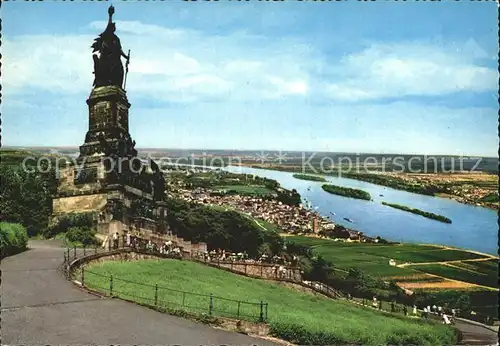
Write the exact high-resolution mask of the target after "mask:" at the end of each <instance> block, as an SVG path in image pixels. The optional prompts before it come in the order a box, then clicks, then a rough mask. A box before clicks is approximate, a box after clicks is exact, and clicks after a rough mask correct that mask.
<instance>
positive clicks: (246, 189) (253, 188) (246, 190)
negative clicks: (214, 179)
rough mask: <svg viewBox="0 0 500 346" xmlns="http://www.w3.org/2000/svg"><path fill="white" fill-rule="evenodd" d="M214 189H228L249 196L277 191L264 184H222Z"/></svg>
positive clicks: (213, 188)
mask: <svg viewBox="0 0 500 346" xmlns="http://www.w3.org/2000/svg"><path fill="white" fill-rule="evenodd" d="M212 190H226V191H228V192H230V193H231V192H232V193H238V194H240V195H248V196H262V195H271V194H273V193H276V192H275V191H273V190H271V189H268V188H267V187H265V186H262V185H221V186H214V187H212Z"/></svg>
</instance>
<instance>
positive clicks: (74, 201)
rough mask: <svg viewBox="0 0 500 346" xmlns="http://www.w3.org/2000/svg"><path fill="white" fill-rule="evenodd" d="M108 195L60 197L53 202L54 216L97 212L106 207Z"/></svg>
mask: <svg viewBox="0 0 500 346" xmlns="http://www.w3.org/2000/svg"><path fill="white" fill-rule="evenodd" d="M106 201H107V198H106V194H104V193H100V194H92V195H83V196H71V197H59V198H54V199H53V200H52V209H53V214H54V215H57V214H66V213H80V212H88V211H97V210H101V209H102V208H104V206H105V205H106Z"/></svg>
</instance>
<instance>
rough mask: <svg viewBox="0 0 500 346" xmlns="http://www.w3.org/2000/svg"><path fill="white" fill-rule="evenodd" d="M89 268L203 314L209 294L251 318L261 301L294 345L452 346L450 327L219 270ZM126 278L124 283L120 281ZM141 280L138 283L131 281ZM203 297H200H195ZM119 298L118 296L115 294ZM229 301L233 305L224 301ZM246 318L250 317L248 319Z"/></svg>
mask: <svg viewBox="0 0 500 346" xmlns="http://www.w3.org/2000/svg"><path fill="white" fill-rule="evenodd" d="M88 270H90V271H91V272H92V273H98V274H100V275H105V276H109V275H110V274H113V278H114V281H113V290H114V292H121V294H122V295H126V296H127V297H129V299H130V297H131V296H135V297H138V298H134V299H135V300H139V301H143V302H144V301H146V300H149V301H150V302H151V300H153V299H154V292H155V286H154V285H155V284H158V286H159V287H165V288H168V289H161V288H160V289H159V290H158V300H159V301H164V302H165V303H166V304H169V305H173V306H178V307H181V306H182V301H183V294H182V293H181V292H179V291H187V292H192V293H193V294H185V295H184V296H185V297H184V305H185V306H192V307H195V308H192V309H195V310H196V309H198V310H199V311H200V312H207V311H208V306H209V299H208V298H207V296H206V295H208V294H210V293H212V294H213V295H214V296H215V298H214V314H224V313H227V312H229V311H231V312H232V313H233V314H234V313H236V311H237V305H238V304H237V303H236V302H235V301H237V300H245V301H248V302H254V303H256V305H253V306H250V305H248V306H246V307H245V308H243V304H240V313H241V311H244V312H245V314H247V315H249V316H251V315H254V314H255V311H256V310H257V311H260V301H264V302H266V303H268V304H269V306H268V321H269V323H270V325H271V332H272V334H274V335H275V336H278V337H281V338H285V339H288V340H289V341H291V342H294V343H299V344H313V343H314V344H347V343H351V344H363V345H375V344H389V343H390V344H418V345H444V344H454V343H455V342H456V336H455V332H454V331H453V329H451V328H449V327H446V326H443V325H442V324H436V323H434V322H427V321H423V320H413V319H410V318H406V317H404V316H401V315H398V316H396V315H389V314H384V313H379V312H376V311H373V310H371V309H368V308H360V307H357V306H354V305H352V304H350V303H347V302H346V301H339V300H331V299H328V298H323V297H321V296H315V295H312V294H309V293H303V292H299V291H295V290H292V289H289V288H286V287H283V286H280V285H278V284H277V283H271V282H267V281H263V280H258V279H251V278H247V277H244V276H239V275H235V274H232V273H229V272H226V271H222V270H218V269H215V268H211V267H208V266H204V265H202V264H198V263H194V262H190V261H179V260H161V261H157V260H146V261H138V262H104V263H99V264H94V265H93V266H91V267H90V268H89V269H88ZM91 272H89V271H87V274H86V275H85V282H86V284H87V285H89V287H103V288H104V289H106V288H108V287H109V279H108V278H106V277H102V276H97V275H94V274H91ZM119 279H125V280H128V281H122V280H119ZM132 281H133V282H140V283H142V284H143V285H144V284H147V285H149V286H140V285H137V284H132V283H130V282H132ZM194 294H198V295H200V294H201V295H204V296H196V295H194ZM118 295H120V293H118ZM218 297H224V298H225V299H233V300H235V301H228V300H223V299H221V298H218ZM243 309H246V310H243ZM250 319H251V318H250Z"/></svg>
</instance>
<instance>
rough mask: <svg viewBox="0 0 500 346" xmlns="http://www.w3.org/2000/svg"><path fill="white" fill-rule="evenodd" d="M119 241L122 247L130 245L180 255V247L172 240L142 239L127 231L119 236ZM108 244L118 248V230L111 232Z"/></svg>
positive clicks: (134, 247)
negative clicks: (110, 239) (111, 235)
mask: <svg viewBox="0 0 500 346" xmlns="http://www.w3.org/2000/svg"><path fill="white" fill-rule="evenodd" d="M121 238H122V239H121V241H122V244H123V246H124V247H130V248H133V249H141V250H148V251H153V252H159V253H160V254H165V255H176V256H182V249H181V248H180V247H179V246H177V245H176V244H175V243H174V242H173V241H171V240H168V241H153V240H151V239H149V240H148V239H143V238H140V237H136V236H134V235H132V234H130V233H129V232H125V233H124V234H123V235H122V236H121ZM109 244H110V246H111V244H112V248H113V249H118V248H119V245H120V235H119V233H118V232H116V233H114V234H113V237H112V242H109Z"/></svg>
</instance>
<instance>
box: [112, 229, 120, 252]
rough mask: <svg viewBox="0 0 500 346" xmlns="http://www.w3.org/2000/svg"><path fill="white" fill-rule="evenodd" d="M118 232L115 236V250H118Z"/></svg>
mask: <svg viewBox="0 0 500 346" xmlns="http://www.w3.org/2000/svg"><path fill="white" fill-rule="evenodd" d="M118 235H119V234H118V232H116V233H115V234H113V248H114V249H118Z"/></svg>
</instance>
